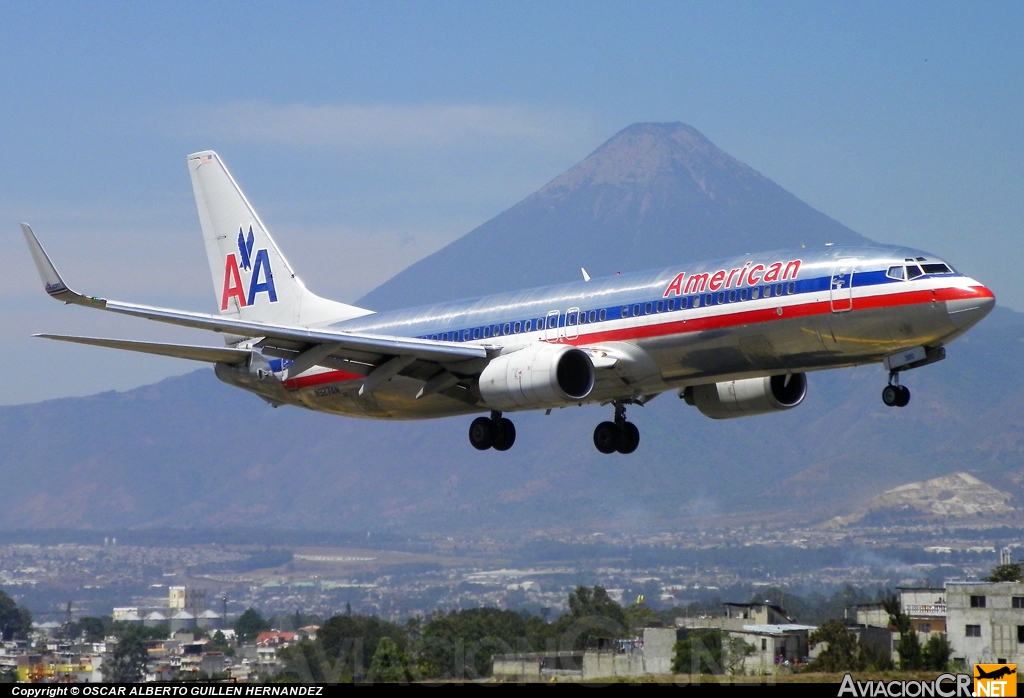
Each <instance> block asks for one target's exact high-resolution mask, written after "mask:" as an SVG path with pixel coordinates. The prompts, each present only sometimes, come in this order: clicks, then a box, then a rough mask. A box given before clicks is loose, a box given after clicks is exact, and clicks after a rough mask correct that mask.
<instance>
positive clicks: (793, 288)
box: [789, 281, 796, 295]
mask: <svg viewBox="0 0 1024 698" xmlns="http://www.w3.org/2000/svg"><path fill="white" fill-rule="evenodd" d="M794 293H796V282H795V281H790V282H789V295H793V294H794Z"/></svg>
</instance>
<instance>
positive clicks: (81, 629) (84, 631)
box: [75, 616, 110, 642]
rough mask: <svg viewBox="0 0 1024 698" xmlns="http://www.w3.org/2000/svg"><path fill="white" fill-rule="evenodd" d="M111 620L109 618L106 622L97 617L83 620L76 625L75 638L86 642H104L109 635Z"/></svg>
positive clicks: (88, 617) (87, 617)
mask: <svg viewBox="0 0 1024 698" xmlns="http://www.w3.org/2000/svg"><path fill="white" fill-rule="evenodd" d="M109 620H110V618H109V616H108V617H107V620H106V621H104V619H103V618H97V617H96V616H86V617H85V618H81V619H79V620H78V622H77V623H75V636H76V637H79V638H81V639H82V640H84V641H85V642H102V641H103V638H104V637H105V636H106V634H107V627H108V625H109Z"/></svg>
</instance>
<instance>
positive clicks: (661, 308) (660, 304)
mask: <svg viewBox="0 0 1024 698" xmlns="http://www.w3.org/2000/svg"><path fill="white" fill-rule="evenodd" d="M670 302H671V301H670ZM658 312H659V313H663V312H665V301H658Z"/></svg>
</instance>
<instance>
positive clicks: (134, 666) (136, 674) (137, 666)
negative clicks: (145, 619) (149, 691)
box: [101, 627, 149, 683]
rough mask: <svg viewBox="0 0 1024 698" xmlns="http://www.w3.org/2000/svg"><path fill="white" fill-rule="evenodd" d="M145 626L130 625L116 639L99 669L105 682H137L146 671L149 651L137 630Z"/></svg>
mask: <svg viewBox="0 0 1024 698" xmlns="http://www.w3.org/2000/svg"><path fill="white" fill-rule="evenodd" d="M145 629H146V628H136V627H132V628H130V629H129V630H128V631H127V632H125V633H124V635H123V636H122V637H121V639H120V640H118V642H117V645H116V646H115V647H114V651H113V652H112V653H111V655H110V657H109V658H108V659H107V660H106V661H105V662H103V666H102V667H101V671H102V672H103V680H104V681H105V682H107V683H138V682H140V681H142V679H143V676H144V675H145V672H146V662H147V660H148V659H149V653H148V652H146V646H145V645H144V644H143V637H142V633H139V632H136V631H137V630H145Z"/></svg>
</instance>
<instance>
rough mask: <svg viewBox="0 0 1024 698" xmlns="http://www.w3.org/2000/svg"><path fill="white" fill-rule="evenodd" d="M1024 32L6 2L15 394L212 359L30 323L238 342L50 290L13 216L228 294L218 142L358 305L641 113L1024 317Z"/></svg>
mask: <svg viewBox="0 0 1024 698" xmlns="http://www.w3.org/2000/svg"><path fill="white" fill-rule="evenodd" d="M1022 30H1024V4H1021V3H985V2H978V3H940V2H929V3H912V2H903V3H891V2H884V3H883V2H878V3H874V2H859V3H822V2H815V3H801V2H786V3H765V2H756V3H755V2H730V3H710V2H703V3H687V2H668V3H658V2H646V3H603V2H578V3H576V2H562V3H557V4H555V3H550V2H545V3H541V2H537V3H529V2H515V3H481V2H433V3H422V2H417V3H402V2H372V3H357V2H348V3H329V4H315V3H302V4H295V3H292V4H284V3H208V2H207V3H188V2H179V3H165V4H156V3H112V2H111V3H28V2H25V3H18V2H8V3H3V4H0V95H2V102H0V104H2V109H0V165H2V167H0V231H7V232H6V234H3V235H0V327H2V328H3V330H2V332H0V358H2V360H3V362H4V365H5V366H6V367H7V370H6V371H4V372H2V373H0V404H11V403H19V402H26V401H35V400H41V399H46V398H51V397H57V396H63V395H81V394H89V393H92V392H97V391H100V390H109V389H124V388H127V387H131V386H135V385H140V384H143V383H147V382H150V381H153V380H156V379H158V378H160V377H163V376H166V375H172V374H175V373H183V372H186V371H188V370H191V369H192V368H193V367H194V366H193V365H192V364H187V363H184V362H178V361H174V360H170V359H159V358H149V357H135V356H124V355H122V354H120V353H115V352H112V351H103V350H99V349H90V348H84V347H70V346H65V345H58V344H52V343H47V342H45V341H43V340H38V339H31V338H30V337H29V335H30V334H32V333H33V332H42V331H51V332H67V333H83V334H108V335H112V336H121V337H140V338H157V339H165V340H185V341H196V342H200V343H204V342H209V343H216V342H217V341H218V338H217V337H215V336H210V335H204V334H193V333H189V332H186V331H182V330H178V329H173V328H164V327H157V326H151V323H145V322H142V321H132V320H130V319H126V318H108V317H105V316H104V315H103V314H102V313H96V312H89V311H87V310H85V309H82V308H64V307H62V306H59V305H58V304H56V303H53V302H52V301H49V300H48V299H46V298H45V297H44V296H43V295H42V293H41V291H40V289H39V285H38V282H37V280H36V278H35V276H34V270H33V269H32V267H31V262H30V259H29V257H28V254H27V252H26V251H25V249H24V245H23V243H22V241H21V239H20V235H19V233H18V230H17V223H18V222H19V221H21V220H27V221H29V222H31V223H32V224H33V226H34V227H35V228H36V231H37V232H38V233H39V235H40V236H41V237H42V239H43V242H44V244H45V245H46V246H47V247H48V248H49V250H50V252H51V253H52V255H53V256H54V257H55V259H56V260H57V262H58V264H59V266H61V268H62V271H64V273H65V276H66V277H68V280H69V282H70V283H71V284H72V285H73V286H75V287H78V288H80V289H81V290H84V291H87V292H89V293H94V294H100V295H106V296H109V297H114V298H119V299H122V300H134V301H139V302H149V303H159V304H169V305H173V306H176V307H184V308H190V309H195V310H203V311H211V310H212V309H213V293H212V284H211V282H210V280H209V278H208V274H207V271H206V262H205V258H204V255H203V250H202V246H201V243H200V238H199V226H198V221H197V218H196V214H195V208H194V203H193V201H192V194H191V188H190V185H189V181H188V175H187V170H186V168H185V155H186V154H187V153H189V152H193V151H196V150H201V149H206V148H213V149H216V150H218V151H219V152H220V153H221V155H222V156H223V157H224V159H225V161H226V162H227V163H228V166H229V167H230V168H231V169H232V172H233V174H234V175H235V177H236V179H238V181H239V183H240V184H241V185H242V187H243V188H244V189H245V190H246V193H247V194H248V196H249V198H250V199H251V200H252V201H253V203H254V205H255V206H256V207H257V209H258V210H259V211H260V213H261V216H262V217H263V219H264V220H265V222H266V223H267V224H268V225H269V226H270V227H271V229H272V231H274V233H275V236H276V237H277V238H278V242H279V243H281V245H282V246H283V247H284V249H285V251H286V253H287V254H288V256H289V258H290V259H291V261H292V263H293V266H295V267H296V268H297V269H298V270H299V271H300V273H301V274H302V275H303V277H304V279H305V281H306V282H307V284H308V285H309V286H311V287H312V288H313V289H314V290H316V291H317V292H318V293H321V294H323V295H328V296H332V297H335V298H338V299H340V300H349V301H351V300H354V299H356V298H358V297H359V296H360V295H362V294H363V293H365V292H366V291H368V290H370V289H371V288H373V287H374V286H376V285H377V284H379V283H380V282H382V281H384V280H385V279H387V278H388V277H390V276H391V275H393V274H394V273H396V272H397V271H399V270H400V269H402V268H403V267H405V266H406V265H408V264H409V263H411V262H413V261H415V260H416V259H418V258H420V257H422V256H424V255H426V254H428V253H430V252H432V251H434V250H436V249H438V248H439V247H441V246H443V245H444V244H446V243H448V242H450V241H451V240H453V239H455V238H456V237H458V236H460V235H462V234H464V233H466V232H468V231H469V230H471V229H472V228H473V227H475V226H476V225H478V224H480V223H482V222H484V221H485V220H487V219H489V218H491V217H492V216H494V215H495V214H497V213H499V212H501V211H502V210H504V209H506V208H508V207H509V206H510V205H512V204H514V203H516V202H517V201H519V200H520V199H522V198H523V197H524V196H526V195H528V194H530V193H531V192H533V191H534V190H536V189H537V188H538V187H540V186H541V185H543V184H544V183H545V182H547V181H549V180H550V179H552V178H554V177H555V176H557V175H558V174H560V173H561V172H562V171H564V170H565V169H567V168H568V167H570V166H571V165H573V164H574V163H575V162H577V161H579V160H580V159H582V158H583V157H585V156H586V155H587V154H588V153H589V152H591V151H592V150H593V149H594V148H596V147H597V146H598V145H600V144H601V143H602V142H603V141H604V140H606V139H607V138H608V137H610V136H611V135H612V134H614V133H615V132H616V131H618V130H619V129H621V128H623V127H625V126H627V125H628V124H630V123H633V122H637V121H684V122H686V123H689V124H691V125H693V126H695V127H696V128H698V129H699V130H700V131H702V132H703V133H704V134H705V135H707V136H708V137H709V138H710V139H711V140H712V141H714V142H715V143H716V144H717V145H719V146H720V147H722V148H723V149H725V150H726V151H727V152H729V153H730V154H732V155H734V156H735V157H737V158H738V159H740V160H742V161H744V162H746V163H747V164H749V165H751V166H753V167H754V168H756V169H758V170H759V171H761V172H762V173H764V174H766V175H767V176H769V177H771V178H772V179H774V180H775V181H776V182H778V183H779V184H781V185H782V186H783V187H785V188H787V189H789V190H790V191H791V192H793V193H794V194H796V195H797V196H798V197H800V198H801V199H803V200H805V201H807V202H808V203H810V204H811V205H812V206H815V207H816V208H819V209H820V210H822V211H824V212H825V213H827V214H829V215H831V216H832V217H834V218H836V219H838V220H840V221H842V222H843V223H845V224H847V225H849V226H850V227H852V228H854V229H855V230H857V231H858V232H860V233H863V234H865V235H867V236H869V237H872V238H874V239H876V240H880V241H883V242H891V243H901V244H907V245H912V246H915V247H920V248H923V249H926V250H929V251H932V252H935V253H937V254H940V255H944V256H946V257H947V258H948V259H949V260H950V261H952V262H953V263H954V264H955V265H956V266H957V267H959V268H960V269H961V270H963V271H965V272H967V273H969V274H971V275H973V276H975V277H977V278H979V279H981V280H983V281H985V282H986V283H988V284H989V285H990V286H991V287H992V288H993V289H994V290H995V292H996V294H997V297H998V298H999V301H1000V303H1001V304H1003V305H1006V306H1008V307H1012V308H1014V309H1017V310H1024V284H1022V283H1021V281H1020V275H1019V272H1018V271H1017V267H1018V265H1019V263H1020V262H1019V259H1020V257H1021V253H1022V252H1024V249H1022V248H1024V242H1022V238H1021V229H1020V228H1021V221H1022V220H1024V196H1022V192H1024V167H1022V164H1024V157H1022V156H1024V116H1022V115H1024V108H1022V107H1024V104H1022V101H1024V100H1022V96H1024V94H1022V93H1024V48H1022V44H1021V42H1020V40H1019V37H1020V35H1021V32H1022ZM680 261H682V260H680ZM952 353H953V355H954V356H955V348H954V349H952Z"/></svg>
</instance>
